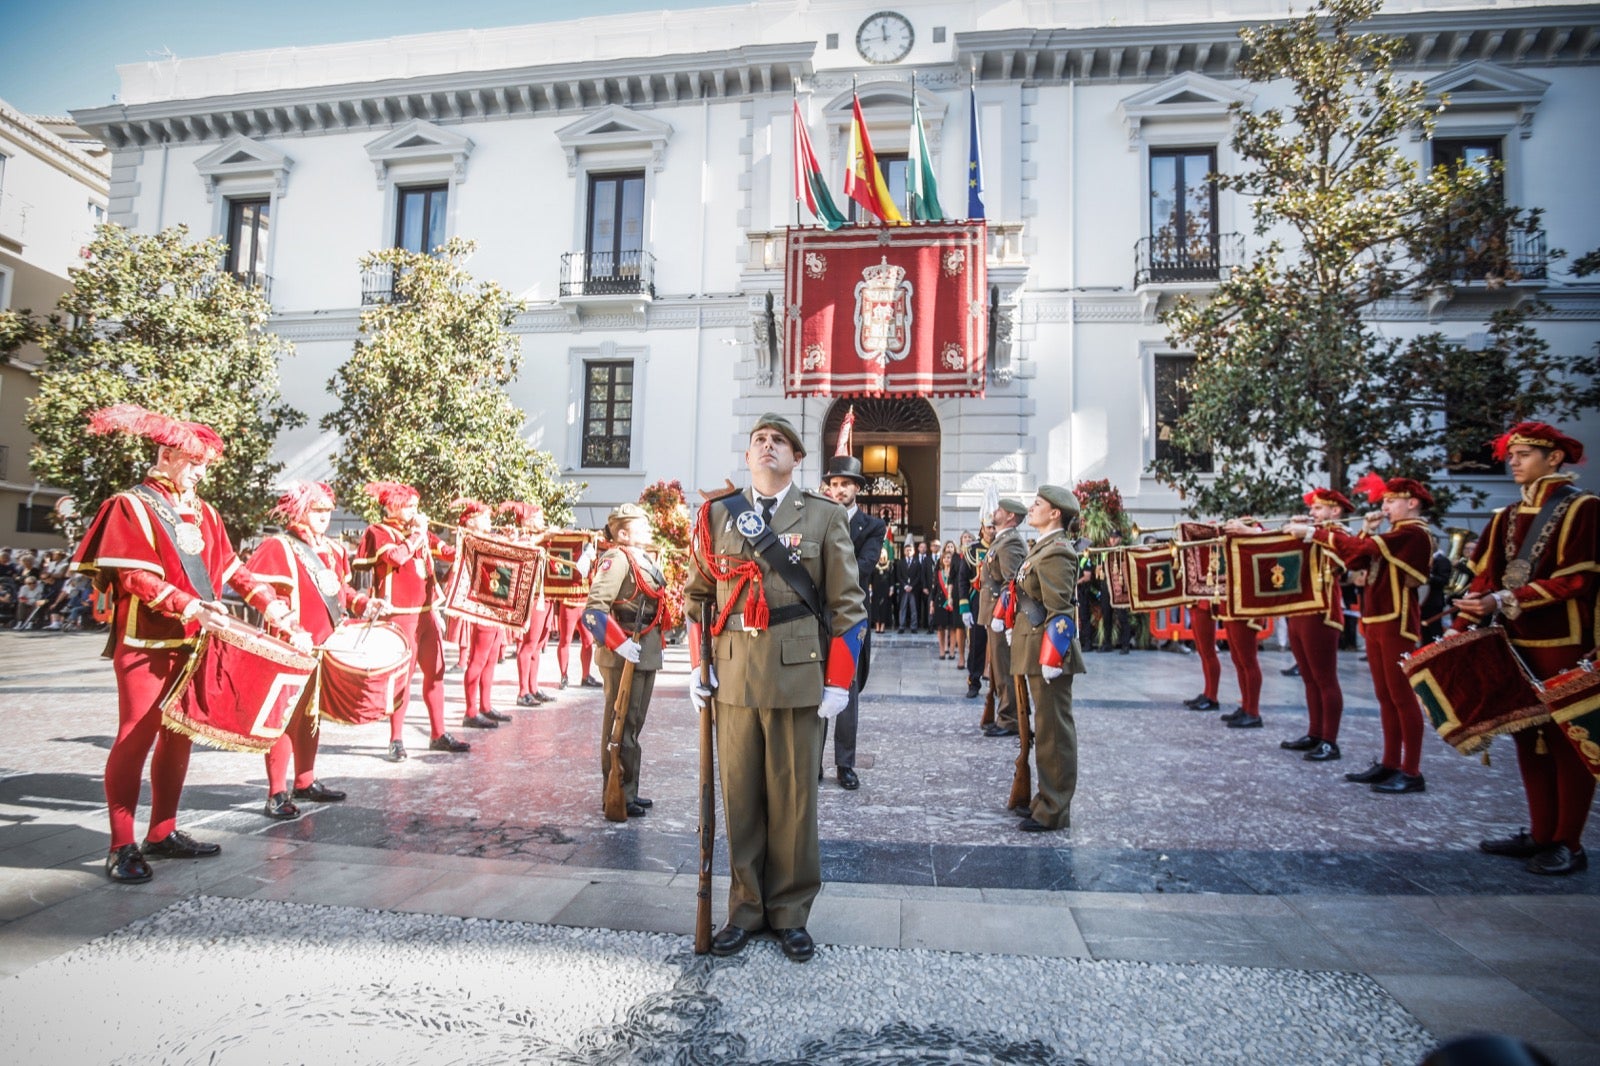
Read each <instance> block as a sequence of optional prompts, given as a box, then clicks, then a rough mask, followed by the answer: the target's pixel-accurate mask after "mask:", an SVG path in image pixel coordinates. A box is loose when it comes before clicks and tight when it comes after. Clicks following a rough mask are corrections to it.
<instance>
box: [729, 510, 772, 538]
mask: <svg viewBox="0 0 1600 1066" xmlns="http://www.w3.org/2000/svg"><path fill="white" fill-rule="evenodd" d="M734 526H735V527H736V528H737V529H738V530H739V535H740V536H741V537H744V538H745V539H746V540H755V539H756V538H757V537H759V536H761V534H763V533H765V532H766V531H767V520H766V519H764V518H762V517H761V512H760V511H745V512H744V513H743V514H741V515H740V516H739V517H738V519H737V520H735V522H734Z"/></svg>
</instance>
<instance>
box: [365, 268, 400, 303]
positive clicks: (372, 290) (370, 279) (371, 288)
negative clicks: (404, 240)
mask: <svg viewBox="0 0 1600 1066" xmlns="http://www.w3.org/2000/svg"><path fill="white" fill-rule="evenodd" d="M393 302H394V266H393V265H392V264H390V263H374V264H373V265H372V266H369V267H363V268H362V270H361V305H362V306H363V307H365V306H366V305H367V304H386V303H393Z"/></svg>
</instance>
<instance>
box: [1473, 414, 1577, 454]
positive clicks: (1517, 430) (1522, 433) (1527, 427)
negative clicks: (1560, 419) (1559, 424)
mask: <svg viewBox="0 0 1600 1066" xmlns="http://www.w3.org/2000/svg"><path fill="white" fill-rule="evenodd" d="M1513 444H1528V445H1532V446H1533V447H1535V448H1559V449H1561V451H1562V453H1563V454H1565V455H1566V457H1567V462H1569V463H1581V462H1583V444H1582V442H1580V441H1577V440H1574V439H1573V438H1571V437H1569V436H1567V435H1566V434H1565V433H1563V432H1561V431H1560V430H1559V429H1557V428H1556V427H1555V426H1552V425H1551V424H1550V423H1548V422H1518V423H1517V424H1516V425H1514V426H1512V427H1511V428H1510V429H1508V430H1506V431H1505V432H1504V433H1502V434H1501V435H1500V436H1498V437H1496V438H1495V442H1494V457H1495V458H1496V459H1498V460H1500V461H1501V462H1504V461H1505V458H1506V452H1508V451H1510V450H1511V446H1512V445H1513Z"/></svg>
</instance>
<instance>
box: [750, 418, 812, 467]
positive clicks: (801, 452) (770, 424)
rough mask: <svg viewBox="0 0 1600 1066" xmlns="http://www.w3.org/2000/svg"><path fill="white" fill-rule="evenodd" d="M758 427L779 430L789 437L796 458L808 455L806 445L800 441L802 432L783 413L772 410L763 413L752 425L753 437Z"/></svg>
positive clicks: (751, 432)
mask: <svg viewBox="0 0 1600 1066" xmlns="http://www.w3.org/2000/svg"><path fill="white" fill-rule="evenodd" d="M758 429H775V430H777V431H778V432H779V433H782V434H783V435H784V436H785V437H787V438H789V443H790V444H791V445H793V447H794V457H795V458H796V459H804V458H805V457H806V446H805V445H804V444H801V443H800V434H798V433H796V432H795V430H794V426H792V425H790V424H789V420H788V419H787V418H784V417H783V416H782V415H775V414H772V413H771V412H768V413H767V414H764V415H762V416H761V417H760V419H758V420H757V421H756V424H755V425H753V426H751V427H750V435H751V436H752V437H753V436H755V432H756V430H758Z"/></svg>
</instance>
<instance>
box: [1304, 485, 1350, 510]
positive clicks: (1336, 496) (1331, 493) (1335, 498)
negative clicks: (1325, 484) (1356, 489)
mask: <svg viewBox="0 0 1600 1066" xmlns="http://www.w3.org/2000/svg"><path fill="white" fill-rule="evenodd" d="M1301 498H1302V499H1304V500H1305V501H1306V506H1307V507H1310V506H1311V505H1312V504H1314V503H1331V504H1334V505H1336V506H1339V507H1343V508H1344V513H1345V514H1355V511H1356V505H1355V504H1353V503H1351V502H1350V497H1348V496H1346V495H1345V494H1344V493H1342V492H1340V491H1339V490H1338V489H1326V488H1322V487H1320V486H1319V487H1317V488H1314V489H1312V490H1311V491H1310V492H1308V493H1306V494H1305V496H1303V497H1301Z"/></svg>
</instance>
